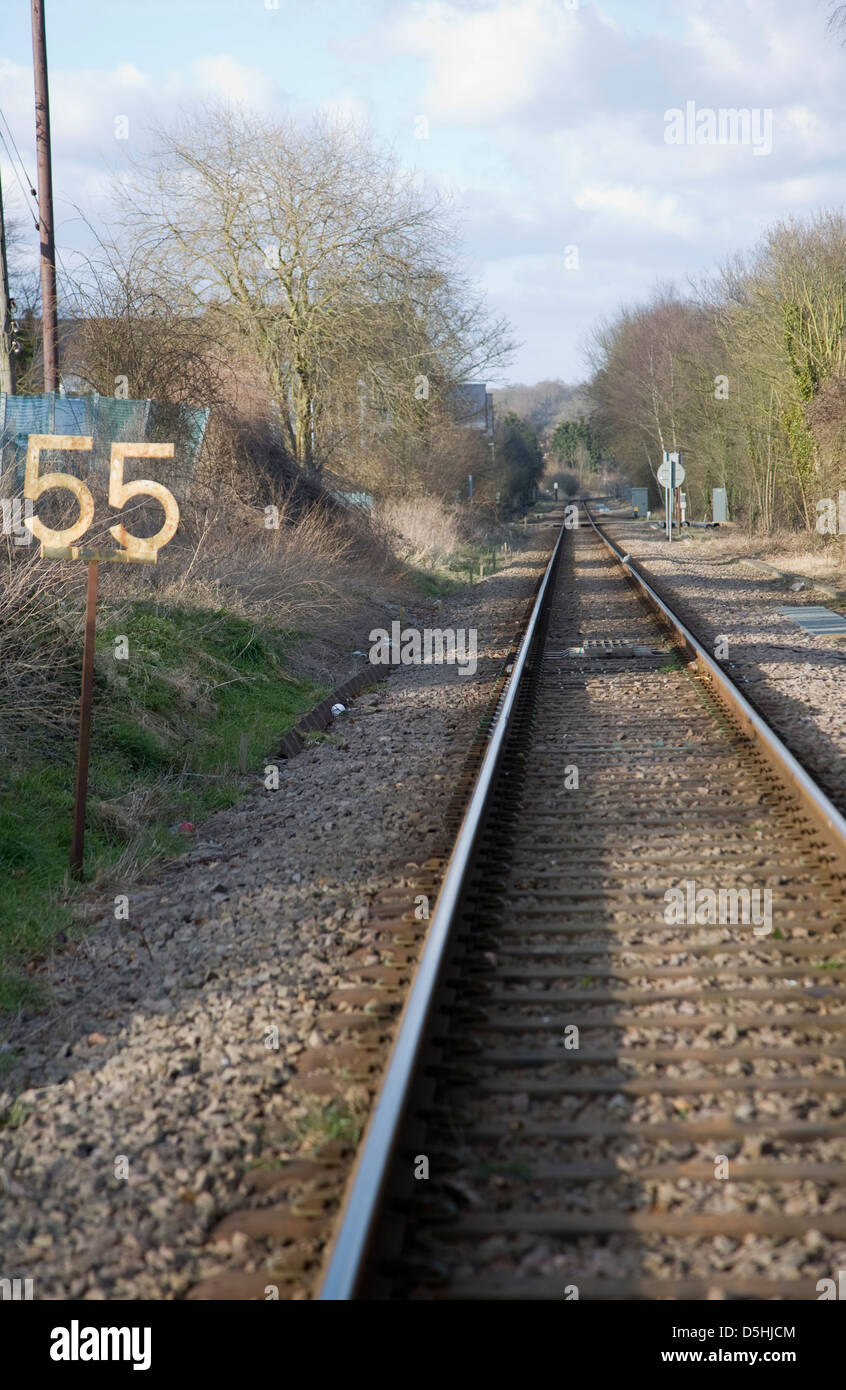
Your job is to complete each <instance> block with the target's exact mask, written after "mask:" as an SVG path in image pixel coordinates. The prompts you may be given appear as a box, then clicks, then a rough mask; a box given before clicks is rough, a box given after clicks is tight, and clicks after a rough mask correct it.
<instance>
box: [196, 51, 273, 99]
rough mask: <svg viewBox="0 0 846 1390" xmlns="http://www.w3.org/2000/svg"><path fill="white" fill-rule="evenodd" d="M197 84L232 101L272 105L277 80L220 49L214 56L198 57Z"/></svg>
mask: <svg viewBox="0 0 846 1390" xmlns="http://www.w3.org/2000/svg"><path fill="white" fill-rule="evenodd" d="M193 74H194V77H195V80H196V82H197V85H198V86H199V87H200V88H201V89H203V90H205V91H208V92H210V93H214V94H215V95H216V96H221V97H225V98H226V99H227V100H229V101H240V102H244V103H246V104H247V105H250V106H257V107H265V106H268V105H269V103H270V100H271V97H272V95H273V83H272V81H271V79H270V78H269V77H268V75H267V74H266V73H264V72H262V71H261V69H260V68H255V67H246V66H245V65H244V64H243V63H238V62H236V61H235V59H234V58H230V57H229V56H228V55H227V54H225V53H220V54H218V55H217V56H216V57H213V58H198V59H197V60H196V62H195V63H194V65H193Z"/></svg>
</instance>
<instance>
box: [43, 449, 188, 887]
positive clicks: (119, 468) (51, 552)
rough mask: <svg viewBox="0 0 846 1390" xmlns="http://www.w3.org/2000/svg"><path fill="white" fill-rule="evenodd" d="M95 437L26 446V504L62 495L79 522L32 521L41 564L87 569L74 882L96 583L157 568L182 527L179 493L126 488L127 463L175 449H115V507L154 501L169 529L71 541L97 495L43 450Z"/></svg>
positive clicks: (78, 869)
mask: <svg viewBox="0 0 846 1390" xmlns="http://www.w3.org/2000/svg"><path fill="white" fill-rule="evenodd" d="M93 443H94V440H93V437H92V436H91V435H82V434H31V435H30V436H29V438H28V441H27V451H26V476H25V479H24V497H25V498H28V499H29V500H30V501H32V502H36V501H37V500H38V498H39V497H41V495H42V493H45V492H50V491H52V490H53V489H54V488H59V489H61V490H63V491H66V492H71V493H73V495H74V497H75V498H76V502H77V506H78V507H79V515H78V517H77V519H76V521H75V522H74V524H73V525H72V526H67V527H65V529H64V530H62V531H54V530H53V529H52V527H50V526H45V524H44V522H43V521H40V520H39V519H38V517H36V516H32V517H30V519H29V520H28V521H27V523H26V524H27V525H28V526H29V528H30V530H31V531H32V534H33V536H34V537H35V539H36V540H38V541H40V542H41V558H42V559H49V560H84V561H86V562H87V564H88V590H87V594H86V600H85V642H84V645H83V649H82V690H81V699H80V710H79V741H78V744H77V755H76V777H75V780H74V794H73V826H72V832H71V850H70V871H71V876H72V877H73V878H75V879H78V878H81V877H82V863H83V854H84V850H85V810H86V806H87V803H88V762H89V752H90V746H91V706H92V701H93V695H94V644H95V638H96V625H97V582H98V578H99V567H100V564H101V563H103V562H108V561H120V562H122V563H123V564H142V565H154V564H155V563H156V561H157V559H158V554H159V550H160V549H161V547H162V546H163V545H167V543H168V541H170V540H172V539H173V537H174V535H175V534H176V530H177V527H178V526H179V507H178V505H177V502H176V498H175V497H174V495H173V493H172V492H170V491H169V490H168V489H167V488H166V487H163V486H162V484H161V483H157V482H154V481H153V480H152V479H150V478H136V479H134V480H133V481H132V482H130V483H127V482H125V481H124V477H123V470H124V467H125V465H126V460H127V459H128V458H130V459H138V458H144V459H150V458H155V459H161V458H173V455H174V450H175V446H174V445H173V444H158V443H152V442H150V441H148V440H141V441H138V442H137V443H129V442H125V441H121V442H120V443H117V442H116V443H113V444H112V447H111V460H110V464H109V498H108V500H109V506H111V507H114V508H116V509H118V510H119V509H120V508H122V507H124V506H125V505H126V503H127V502H128V501H130V499H131V498H133V497H152V498H153V499H154V500H155V501H156V502H158V503H159V504H160V505H161V507H162V508H163V510H164V524H163V525H162V526H161V528H160V529H159V530H158V531H157V532H156V534H155V535H154V536H149V537H147V538H142V537H141V536H134V535H133V534H132V533H131V532H130V531H127V529H126V527H125V526H124V525H123V524H122V523H119V524H117V525H115V526H110V527H109V534H110V535H111V536H113V537H114V538H115V540H116V541H117V542H118V544H119V545H120V547H121V549H119V550H113V551H105V552H103V553H98V552H97V551H94V550H85V549H83V548H82V547H81V546H78V545H74V544H73V542H74V541H77V540H79V539H80V537H81V536H83V535H84V534H85V532H86V531H87V530H88V529H89V527H90V525H91V523H92V521H93V520H94V497H93V495H92V493H91V489H90V488H89V487H88V486H87V484H86V483H84V482H83V480H82V479H81V478H78V477H77V476H76V475H75V474H73V473H41V472H40V468H41V454H42V452H44V451H45V450H48V449H50V450H53V449H56V450H76V451H78V452H81V453H88V452H90V450H91V449H92V447H93Z"/></svg>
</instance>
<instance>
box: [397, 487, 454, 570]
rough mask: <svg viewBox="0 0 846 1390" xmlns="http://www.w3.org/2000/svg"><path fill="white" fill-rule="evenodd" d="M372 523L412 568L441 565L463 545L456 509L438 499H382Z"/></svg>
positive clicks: (423, 497) (424, 497)
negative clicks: (381, 528) (389, 537)
mask: <svg viewBox="0 0 846 1390" xmlns="http://www.w3.org/2000/svg"><path fill="white" fill-rule="evenodd" d="M375 519H376V522H377V525H381V526H383V527H384V528H385V530H386V531H387V532H388V534H389V535H392V536H393V537H394V538H395V540H396V542H397V547H398V550H399V552H400V553H401V554H402V556H403V558H404V559H405V560H407V561H408V563H409V564H412V565H432V566H436V565H439V564H443V563H444V562H445V561H446V560H447V559H448V558H449V557H450V556H451V555H455V554H456V552H457V551H458V550H460V549H461V546H462V544H463V543H464V541H465V535H464V529H463V526H462V517H461V512H460V509H459V508H457V507H448V506H447V505H446V504H445V503H444V502H442V501H441V500H440V498H438V497H426V496H422V497H405V498H402V497H394V498H386V499H385V500H384V501H382V502H380V503H379V505H378V507H377V508H376V509H375Z"/></svg>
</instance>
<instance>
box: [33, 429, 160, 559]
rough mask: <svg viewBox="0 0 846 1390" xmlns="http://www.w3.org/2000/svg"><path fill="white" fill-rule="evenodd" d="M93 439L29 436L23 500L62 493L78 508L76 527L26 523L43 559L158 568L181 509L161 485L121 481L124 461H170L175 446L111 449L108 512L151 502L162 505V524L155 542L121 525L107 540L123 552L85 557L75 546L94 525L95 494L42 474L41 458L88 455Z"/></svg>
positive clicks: (72, 480)
mask: <svg viewBox="0 0 846 1390" xmlns="http://www.w3.org/2000/svg"><path fill="white" fill-rule="evenodd" d="M93 443H94V441H93V437H92V436H91V435H88V434H31V435H30V436H29V441H28V444H27V451H26V476H25V480H24V497H25V498H27V499H29V500H30V501H32V502H36V501H37V500H38V498H39V497H41V496H42V495H43V494H44V493H45V492H49V491H50V490H51V489H52V488H63V489H64V490H65V491H67V492H71V493H73V495H74V497H75V498H76V501H77V504H78V506H79V516H78V517H77V519H76V521H75V522H74V523H73V525H72V526H66V527H64V528H63V529H62V530H60V531H57V530H54V529H53V528H52V527H50V526H45V524H44V523H43V522H42V521H39V519H38V517H36V516H33V517H32V518H31V519H30V520H28V521H27V522H26V525H27V526H29V528H30V530H31V531H32V534H33V535H34V537H35V539H36V540H37V541H40V542H41V555H42V557H43V558H44V559H50V560H87V561H89V562H94V561H100V560H104V561H111V560H116V561H123V562H124V563H126V564H147V565H154V564H155V563H156V561H157V559H158V553H159V551H160V550H161V548H162V546H164V545H167V543H168V541H170V540H172V539H173V537H174V536H175V534H176V530H177V527H178V526H179V507H178V505H177V501H176V498H175V497H174V495H173V493H172V492H170V491H169V490H168V488H166V487H164V486H163V485H162V484H161V483H157V482H153V480H152V479H150V478H136V479H134V480H133V481H132V482H129V483H126V482H124V479H123V472H124V467H125V464H126V460H127V459H128V458H130V459H163V458H165V459H172V458H173V455H174V445H173V444H157V443H152V442H151V441H149V440H139V441H137V442H120V443H117V442H116V443H114V444H112V448H111V461H110V466H109V499H108V500H109V506H110V507H114V508H116V509H117V510H120V509H121V508H122V507H124V506H125V505H126V503H127V502H128V501H129V500H130V499H131V498H133V497H151V498H153V499H154V500H155V501H157V502H159V503H161V506H162V507H163V509H164V514H165V515H164V524H163V525H162V526H161V527H160V529H159V530H158V531H157V532H156V534H155V535H154V536H150V537H148V538H146V539H145V538H143V537H141V536H134V535H132V533H131V532H129V531H127V529H126V527H125V526H124V525H123V524H122V523H120V524H118V525H116V526H110V527H109V535H110V536H114V538H115V540H116V541H117V542H118V544H119V545H120V546H121V549H120V550H118V551H115V552H106V553H98V552H94V551H90V550H88V551H86V550H83V549H81V548H80V547H79V546H77V545H74V541H78V540H79V539H80V538H81V537H82V536H84V535H85V533H86V531H87V530H88V529H89V527H90V526H91V523H92V521H93V520H94V498H93V496H92V494H91V489H90V488H89V487H88V486H87V484H86V483H84V482H83V481H82V479H81V478H77V477H75V476H74V475H73V474H72V473H40V471H39V470H40V464H41V454H42V452H43V451H44V450H47V449H56V450H64V449H67V450H78V451H81V452H83V453H85V452H90V450H91V449H92V447H93Z"/></svg>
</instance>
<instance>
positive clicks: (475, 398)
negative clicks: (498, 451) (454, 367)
mask: <svg viewBox="0 0 846 1390" xmlns="http://www.w3.org/2000/svg"><path fill="white" fill-rule="evenodd" d="M451 396H452V411H453V416H454V418H455V421H456V424H459V425H464V427H465V428H466V429H469V430H480V431H482V432H483V433H484V434H486V435H487V436H488V438H489V439H493V432H494V406H493V394H492V392H490V391H489V390H488V388H487V386H486V385H485V383H484V382H483V381H464V382H462V383H461V385H460V386H455V387H454V388H453V390H452V393H451Z"/></svg>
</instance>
